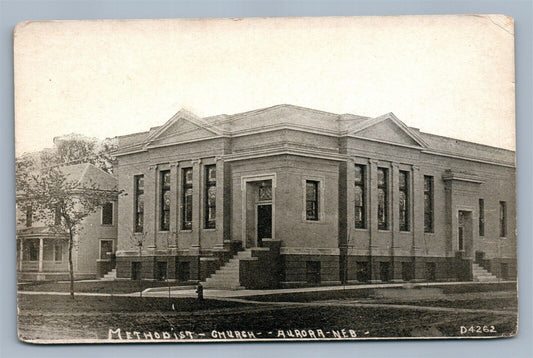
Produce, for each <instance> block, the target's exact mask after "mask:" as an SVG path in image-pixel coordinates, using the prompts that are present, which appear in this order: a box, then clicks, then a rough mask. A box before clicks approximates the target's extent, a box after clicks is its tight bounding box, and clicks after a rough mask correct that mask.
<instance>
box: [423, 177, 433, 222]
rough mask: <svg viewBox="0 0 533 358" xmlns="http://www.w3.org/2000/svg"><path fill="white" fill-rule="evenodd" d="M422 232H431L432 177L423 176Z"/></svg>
mask: <svg viewBox="0 0 533 358" xmlns="http://www.w3.org/2000/svg"><path fill="white" fill-rule="evenodd" d="M424 232H433V177H432V176H427V175H424Z"/></svg>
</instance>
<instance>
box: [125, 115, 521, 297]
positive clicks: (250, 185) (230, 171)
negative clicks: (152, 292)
mask: <svg viewBox="0 0 533 358" xmlns="http://www.w3.org/2000/svg"><path fill="white" fill-rule="evenodd" d="M118 143H119V149H118V150H117V152H116V153H115V154H116V156H117V158H118V165H117V168H116V172H115V173H116V175H117V177H118V183H119V185H118V186H119V188H120V189H121V190H124V194H123V195H121V196H120V197H119V202H118V245H117V252H116V256H117V277H118V278H131V279H139V278H142V279H162V278H165V279H166V278H168V279H175V280H177V281H184V282H185V281H203V282H204V285H205V286H206V287H226V288H237V287H246V288H268V287H270V288H272V287H292V286H305V285H334V284H340V283H341V282H346V283H360V282H361V283H362V282H368V283H373V282H405V281H413V280H415V281H471V280H478V281H483V280H489V281H490V280H511V279H515V278H516V222H515V218H516V212H515V210H516V206H515V200H516V198H515V196H516V195H515V172H516V168H515V153H514V152H513V151H509V150H504V149H500V148H494V147H489V146H485V145H480V144H475V143H469V142H465V141H460V140H455V139H452V138H446V137H441V136H437V135H432V134H427V133H422V132H420V131H419V130H418V129H415V128H411V127H408V126H406V125H405V124H404V123H403V122H401V121H400V120H399V119H398V118H396V117H395V116H394V115H393V114H392V113H389V114H385V115H383V116H380V117H377V118H368V117H362V116H356V115H351V114H341V115H339V114H333V113H327V112H322V111H317V110H313V109H308V108H302V107H297V106H292V105H278V106H274V107H270V108H265V109H259V110H255V111H250V112H245V113H239V114H234V115H218V116H213V117H207V118H200V117H198V116H196V115H194V114H192V113H190V112H187V111H183V110H182V111H180V112H178V113H177V114H176V115H175V116H173V117H172V118H171V119H170V120H169V121H168V122H167V123H165V124H164V125H162V126H160V127H155V128H152V129H150V130H149V131H147V132H142V133H135V134H131V135H126V136H121V137H119V138H118Z"/></svg>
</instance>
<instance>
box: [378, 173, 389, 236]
mask: <svg viewBox="0 0 533 358" xmlns="http://www.w3.org/2000/svg"><path fill="white" fill-rule="evenodd" d="M380 171H383V178H384V180H383V184H380V183H379V172H380ZM389 173H390V171H389V168H385V167H378V168H377V190H378V200H377V201H378V203H377V204H378V230H382V231H388V230H390V223H389V202H390V200H389V196H390V193H389V182H390V179H389V175H390V174H389ZM380 189H381V190H383V193H384V200H383V215H384V219H385V220H384V221H383V222H382V221H380V206H381V203H380V200H379V190H380Z"/></svg>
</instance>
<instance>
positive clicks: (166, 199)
mask: <svg viewBox="0 0 533 358" xmlns="http://www.w3.org/2000/svg"><path fill="white" fill-rule="evenodd" d="M159 177H160V187H161V189H160V197H159V201H160V203H161V204H160V205H161V212H160V214H159V215H160V218H159V228H160V230H161V231H168V230H169V227H170V170H164V171H161V172H160V173H159Z"/></svg>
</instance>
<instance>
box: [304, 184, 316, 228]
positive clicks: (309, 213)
mask: <svg viewBox="0 0 533 358" xmlns="http://www.w3.org/2000/svg"><path fill="white" fill-rule="evenodd" d="M305 218H306V220H312V221H318V182H317V181H313V180H306V181H305Z"/></svg>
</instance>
